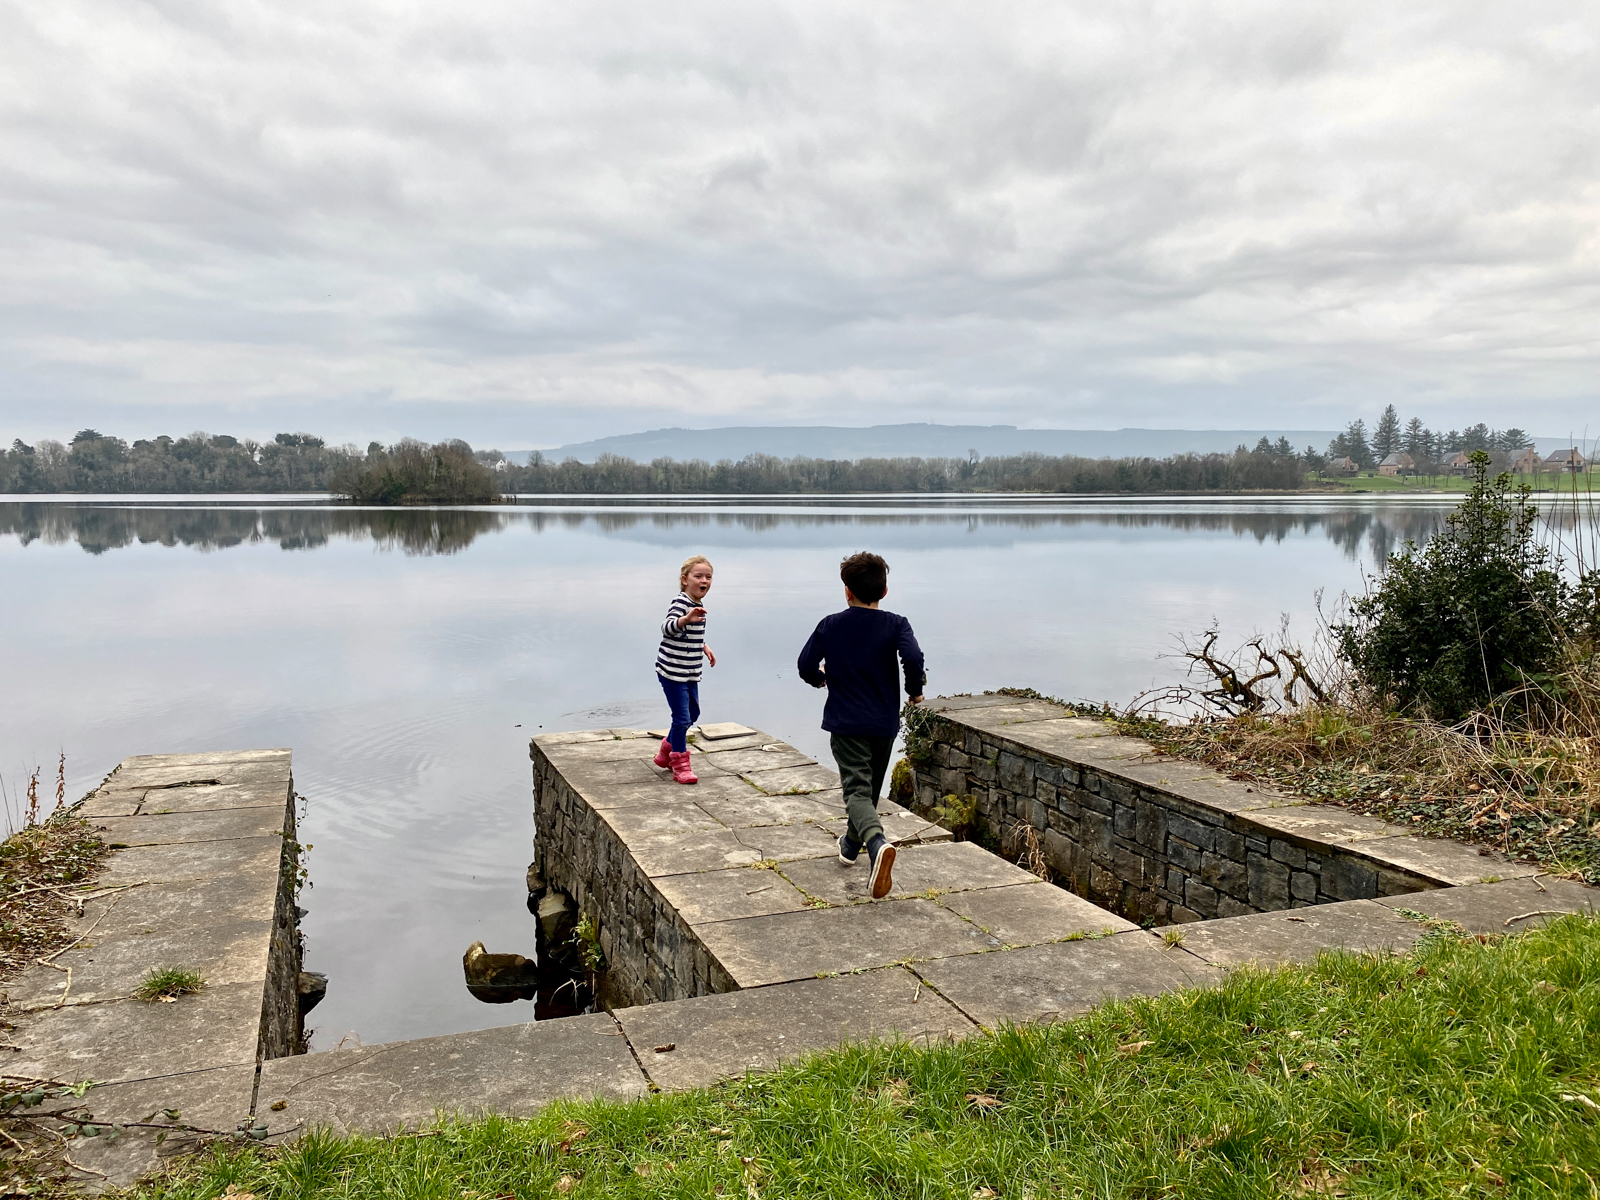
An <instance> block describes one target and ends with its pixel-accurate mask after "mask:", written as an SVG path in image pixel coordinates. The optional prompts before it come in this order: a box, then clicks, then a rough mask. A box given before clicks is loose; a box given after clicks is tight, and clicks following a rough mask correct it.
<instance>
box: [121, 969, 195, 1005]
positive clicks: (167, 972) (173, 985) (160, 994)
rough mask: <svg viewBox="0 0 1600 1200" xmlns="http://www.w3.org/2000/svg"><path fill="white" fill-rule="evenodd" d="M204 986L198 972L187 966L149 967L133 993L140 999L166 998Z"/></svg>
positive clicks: (184, 994) (187, 993) (183, 994)
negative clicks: (148, 970)
mask: <svg viewBox="0 0 1600 1200" xmlns="http://www.w3.org/2000/svg"><path fill="white" fill-rule="evenodd" d="M205 986H206V981H205V979H204V978H202V977H201V975H200V972H199V971H191V970H190V969H189V968H188V967H151V968H150V972H149V973H148V974H147V975H146V976H145V977H144V978H143V979H141V980H140V981H139V986H138V987H136V988H134V989H133V994H134V995H135V996H137V997H138V998H139V999H140V1000H168V999H175V998H177V997H178V996H187V995H189V994H190V993H191V992H198V991H199V990H200V989H201V988H203V987H205Z"/></svg>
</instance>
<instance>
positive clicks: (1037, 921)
mask: <svg viewBox="0 0 1600 1200" xmlns="http://www.w3.org/2000/svg"><path fill="white" fill-rule="evenodd" d="M939 903H941V904H943V905H944V906H945V907H946V908H948V909H949V910H950V911H951V912H953V913H955V914H957V915H958V916H962V917H965V918H967V920H969V921H971V922H972V923H973V924H975V925H977V926H978V927H979V928H981V929H986V930H988V931H989V932H990V933H991V934H993V935H994V936H995V937H997V938H999V939H1000V940H1001V941H1002V942H1004V943H1005V944H1006V945H1008V946H1033V945H1037V944H1038V943H1040V942H1058V941H1060V940H1061V939H1062V938H1066V937H1070V936H1072V935H1073V934H1088V933H1124V932H1127V931H1128V930H1132V929H1137V928H1138V926H1137V925H1135V924H1134V923H1133V922H1132V921H1127V920H1124V919H1123V918H1121V917H1119V916H1117V915H1116V913H1111V912H1107V911H1106V910H1105V909H1103V908H1100V907H1099V906H1098V905H1094V904H1090V903H1089V901H1087V900H1085V899H1084V898H1083V897H1081V896H1075V895H1073V894H1072V893H1071V892H1069V891H1067V890H1066V888H1059V887H1055V886H1053V885H1051V884H1043V885H1032V884H1017V885H1015V886H1012V887H996V888H984V889H983V890H981V891H974V892H952V893H951V894H950V895H948V896H941V897H940V898H939Z"/></svg>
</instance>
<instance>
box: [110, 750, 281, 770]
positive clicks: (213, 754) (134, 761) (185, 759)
mask: <svg viewBox="0 0 1600 1200" xmlns="http://www.w3.org/2000/svg"><path fill="white" fill-rule="evenodd" d="M293 754H294V751H293V750H292V749H291V748H290V747H288V746H277V747H272V748H269V749H266V750H203V751H200V752H199V753H196V754H133V755H129V756H128V757H127V758H125V759H123V760H122V763H121V764H120V765H121V766H123V767H125V768H127V770H128V771H130V772H132V771H134V770H135V769H143V768H148V767H202V766H215V765H219V764H222V763H266V764H270V765H272V766H275V767H280V768H282V770H283V772H284V774H285V775H287V774H288V772H289V766H290V761H291V759H292V757H293Z"/></svg>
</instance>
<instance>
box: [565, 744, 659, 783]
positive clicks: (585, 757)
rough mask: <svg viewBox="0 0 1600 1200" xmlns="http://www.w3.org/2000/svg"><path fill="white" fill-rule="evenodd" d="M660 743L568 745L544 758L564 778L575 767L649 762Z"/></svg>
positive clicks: (653, 757)
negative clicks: (583, 764)
mask: <svg viewBox="0 0 1600 1200" xmlns="http://www.w3.org/2000/svg"><path fill="white" fill-rule="evenodd" d="M660 745H661V739H660V738H651V737H637V738H619V737H613V738H611V739H610V740H609V741H608V740H605V739H599V740H596V741H592V742H569V743H567V744H566V745H563V746H550V747H548V748H546V750H545V756H546V757H547V758H549V760H550V761H551V762H552V763H554V764H555V765H556V767H557V768H559V769H560V771H561V773H562V774H563V775H564V774H566V772H567V770H568V768H570V767H572V766H573V765H574V764H576V763H603V762H630V761H633V760H636V759H643V760H644V761H645V762H652V761H653V760H654V759H655V756H656V751H657V750H658V749H659V748H660Z"/></svg>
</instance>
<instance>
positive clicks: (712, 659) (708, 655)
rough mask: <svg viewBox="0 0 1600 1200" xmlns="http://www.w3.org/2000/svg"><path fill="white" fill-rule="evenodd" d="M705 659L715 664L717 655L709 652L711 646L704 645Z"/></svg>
mask: <svg viewBox="0 0 1600 1200" xmlns="http://www.w3.org/2000/svg"><path fill="white" fill-rule="evenodd" d="M706 661H707V662H708V663H710V664H711V665H712V666H713V667H714V666H716V665H717V656H716V655H715V654H713V653H711V647H710V646H707V647H706Z"/></svg>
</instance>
